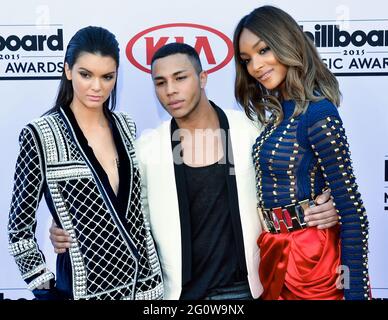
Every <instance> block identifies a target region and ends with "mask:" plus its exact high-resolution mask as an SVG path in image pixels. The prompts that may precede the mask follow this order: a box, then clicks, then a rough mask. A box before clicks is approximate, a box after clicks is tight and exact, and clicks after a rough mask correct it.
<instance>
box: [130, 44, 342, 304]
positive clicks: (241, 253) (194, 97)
mask: <svg viewBox="0 0 388 320" xmlns="http://www.w3.org/2000/svg"><path fill="white" fill-rule="evenodd" d="M151 69H152V78H153V81H154V86H155V91H156V95H157V97H158V99H159V101H160V103H161V104H162V106H163V107H164V108H165V110H166V111H167V112H168V113H169V114H170V115H171V116H172V119H171V121H166V122H164V123H163V124H162V125H160V126H159V127H158V128H156V129H155V130H153V131H151V132H148V133H147V134H145V135H143V136H141V137H140V138H139V139H138V140H137V145H136V150H137V156H138V161H139V167H140V170H141V173H142V182H143V184H142V194H143V203H144V212H145V213H146V214H147V215H148V220H149V222H150V226H151V230H152V233H153V236H154V240H155V242H156V246H157V250H158V254H159V257H160V261H161V265H162V270H163V277H164V284H165V298H166V299H213V300H216V299H249V298H251V297H253V298H258V297H259V296H260V294H261V293H262V290H263V289H262V286H261V283H260V279H259V276H258V265H259V248H258V246H257V244H256V240H257V238H258V237H259V235H260V233H261V231H262V230H261V226H260V221H259V218H258V214H257V211H256V205H257V198H256V184H255V183H256V182H255V181H256V179H255V170H254V166H253V161H252V156H251V153H252V145H253V144H254V142H255V139H256V138H257V137H258V135H259V134H260V128H259V127H258V126H257V125H255V124H254V123H252V122H251V121H250V120H248V118H247V117H246V115H245V114H244V113H242V112H240V111H237V110H224V111H223V110H221V109H220V108H218V107H217V106H216V105H215V104H214V103H213V102H211V101H209V100H208V98H207V97H206V93H205V85H206V80H207V74H206V72H204V71H203V70H202V67H201V63H200V60H199V57H198V55H197V53H196V52H195V50H194V49H193V48H192V47H190V46H188V45H186V44H180V43H172V44H167V45H166V46H164V47H162V48H161V49H159V50H158V51H157V52H156V53H155V55H154V57H153V59H152V64H151ZM214 164H219V165H220V166H223V168H224V169H222V168H219V170H220V172H221V178H220V176H217V174H216V173H215V171H216V170H217V169H216V167H214ZM209 167H211V169H210V170H209ZM201 170H202V171H203V172H202V173H201ZM222 170H224V171H222ZM223 172H224V173H225V175H224V176H223V177H222V175H223V174H222V173H223ZM201 179H202V181H197V180H201ZM224 182H225V186H224V189H223V192H224V193H226V197H225V199H227V205H225V201H224V203H223V204H221V203H220V202H221V201H218V202H217V199H215V198H217V197H218V200H220V198H221V199H223V198H222V191H221V192H219V193H216V195H215V194H213V193H212V188H211V187H208V185H212V183H219V184H221V183H224ZM193 185H194V187H193ZM196 188H197V189H196ZM204 189H205V190H204ZM209 190H210V191H209ZM201 191H203V192H201ZM198 198H200V199H198ZM201 202H204V203H203V204H202V205H201V204H199V205H198V203H201ZM214 203H216V204H217V205H213V204H214ZM212 205H213V206H212ZM217 206H222V208H223V209H222V210H223V211H221V212H219V210H217ZM209 207H211V209H209V210H207V209H208V208H209ZM326 209H329V210H328V211H327V212H325V213H324V214H323V216H325V214H326V215H329V216H331V217H330V218H328V220H325V219H324V220H319V221H320V223H323V222H324V223H327V222H329V223H331V224H335V223H336V219H337V215H336V213H335V210H334V208H333V206H332V203H329V204H327V207H324V208H321V209H320V210H323V211H324V210H326ZM318 210H319V209H318ZM204 211H205V214H204V213H203V212H204ZM198 216H199V218H198ZM212 216H215V217H214V219H212V218H210V217H212ZM225 216H226V218H225ZM325 217H326V216H325ZM316 218H317V219H320V218H322V217H319V215H317V216H316ZM225 221H226V222H225ZM220 228H223V229H222V230H220ZM209 229H210V230H209ZM225 234H226V235H227V237H228V238H224V239H223V240H222V241H224V242H226V243H224V245H223V244H222V243H221V241H218V242H217V240H218V239H220V238H221V237H222V236H224V235H225ZM209 247H210V248H209ZM219 251H223V252H222V253H220V252H219ZM233 256H235V257H233ZM230 257H233V258H230ZM225 266H228V268H227V270H225V268H224V267H225ZM232 268H235V269H234V270H233V269H232ZM236 270H237V271H236ZM231 271H236V272H234V273H233V272H231ZM244 284H245V285H244Z"/></svg>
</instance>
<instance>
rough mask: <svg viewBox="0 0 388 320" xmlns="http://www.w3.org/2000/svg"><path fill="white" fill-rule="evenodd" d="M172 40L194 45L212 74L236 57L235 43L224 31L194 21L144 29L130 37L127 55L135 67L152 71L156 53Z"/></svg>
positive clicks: (204, 67) (205, 68)
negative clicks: (152, 62) (234, 55)
mask: <svg viewBox="0 0 388 320" xmlns="http://www.w3.org/2000/svg"><path fill="white" fill-rule="evenodd" d="M170 42H180V43H187V44H189V45H191V46H193V47H194V48H195V49H196V51H197V52H198V54H199V56H200V58H201V63H202V66H203V69H204V70H207V72H208V73H209V74H210V73H212V72H215V71H217V70H220V69H221V68H223V67H225V66H226V65H227V64H228V63H229V62H230V60H231V59H232V58H233V43H232V41H231V40H230V39H229V38H228V37H227V36H226V35H225V34H224V33H222V32H221V31H219V30H216V29H214V28H211V27H208V26H204V25H199V24H193V23H171V24H163V25H159V26H154V27H151V28H148V29H146V30H143V31H141V32H139V33H138V34H136V35H135V36H134V37H133V38H132V39H131V40H129V42H128V44H127V47H126V55H127V58H128V60H129V61H130V62H131V63H132V64H133V65H134V66H135V67H136V68H138V69H140V70H142V71H144V72H147V73H151V59H152V56H153V54H154V53H155V51H156V50H158V49H159V48H160V47H162V46H163V45H165V44H167V43H170Z"/></svg>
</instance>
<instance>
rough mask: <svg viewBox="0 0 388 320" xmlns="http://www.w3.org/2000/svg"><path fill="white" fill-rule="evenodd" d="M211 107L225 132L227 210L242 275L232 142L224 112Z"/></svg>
mask: <svg viewBox="0 0 388 320" xmlns="http://www.w3.org/2000/svg"><path fill="white" fill-rule="evenodd" d="M210 103H211V105H212V106H213V107H214V109H215V110H216V112H217V115H218V120H219V122H220V128H221V129H222V130H223V132H225V138H226V139H223V141H222V147H223V148H224V158H225V159H226V165H225V171H226V172H225V175H226V184H227V187H228V200H229V208H230V214H231V219H232V228H233V234H234V239H235V244H236V249H237V252H236V253H237V256H238V261H239V268H240V270H241V271H242V272H244V274H246V273H247V271H246V270H247V267H246V261H245V250H244V238H243V234H242V226H241V218H240V208H239V202H238V193H237V183H236V175H235V169H234V157H233V148H232V140H231V138H230V128H229V122H228V118H227V117H226V114H225V112H224V111H223V110H222V109H221V108H219V107H218V106H217V105H216V104H215V103H214V102H212V101H210Z"/></svg>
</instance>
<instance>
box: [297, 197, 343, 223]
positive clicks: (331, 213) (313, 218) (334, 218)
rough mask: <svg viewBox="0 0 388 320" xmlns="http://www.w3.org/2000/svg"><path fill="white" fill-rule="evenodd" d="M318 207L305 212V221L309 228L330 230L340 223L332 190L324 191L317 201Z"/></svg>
mask: <svg viewBox="0 0 388 320" xmlns="http://www.w3.org/2000/svg"><path fill="white" fill-rule="evenodd" d="M315 203H316V206H315V207H311V208H308V209H306V210H305V212H304V214H305V218H304V220H305V221H306V222H307V225H308V226H309V227H314V226H317V228H318V229H328V228H330V227H333V226H335V225H336V224H337V223H338V214H337V211H336V209H335V208H334V205H333V200H332V198H331V192H330V190H329V189H328V190H326V191H324V192H323V193H322V194H320V195H319V196H318V197H317V198H316V200H315Z"/></svg>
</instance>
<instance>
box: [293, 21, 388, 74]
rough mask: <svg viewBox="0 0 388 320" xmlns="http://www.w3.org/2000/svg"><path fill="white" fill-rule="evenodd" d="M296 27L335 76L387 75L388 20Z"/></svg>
mask: <svg viewBox="0 0 388 320" xmlns="http://www.w3.org/2000/svg"><path fill="white" fill-rule="evenodd" d="M299 24H300V26H301V28H302V30H303V31H304V32H305V34H306V35H307V36H309V37H310V38H311V39H312V40H313V42H314V44H315V46H316V47H317V49H318V51H319V53H320V55H321V57H322V60H323V61H324V63H325V64H326V65H327V66H328V68H329V69H330V70H331V71H332V72H333V73H334V74H336V75H337V76H383V75H388V19H375V20H371V19H369V20H347V21H341V22H338V21H337V22H336V21H333V20H328V21H323V20H321V21H299Z"/></svg>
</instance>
